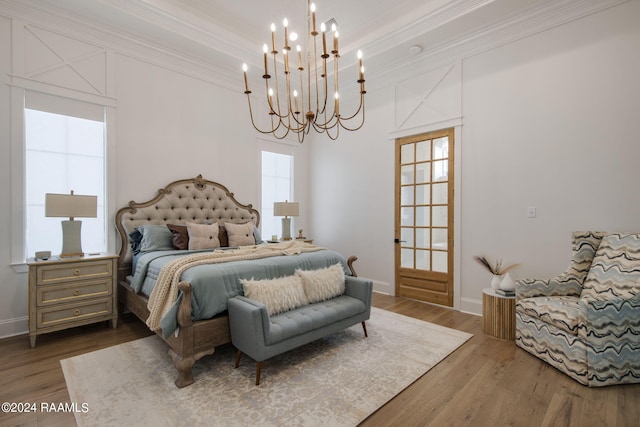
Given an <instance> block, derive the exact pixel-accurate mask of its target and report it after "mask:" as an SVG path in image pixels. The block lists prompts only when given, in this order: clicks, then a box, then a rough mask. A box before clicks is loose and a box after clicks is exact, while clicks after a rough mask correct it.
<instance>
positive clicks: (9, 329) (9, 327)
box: [0, 316, 29, 339]
mask: <svg viewBox="0 0 640 427" xmlns="http://www.w3.org/2000/svg"><path fill="white" fill-rule="evenodd" d="M27 332H29V317H28V316H23V317H16V318H15V319H6V320H0V339H2V338H9V337H13V336H16V335H22V334H26V333H27Z"/></svg>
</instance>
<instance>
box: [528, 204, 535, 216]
mask: <svg viewBox="0 0 640 427" xmlns="http://www.w3.org/2000/svg"><path fill="white" fill-rule="evenodd" d="M535 217H536V208H535V207H534V206H529V207H528V208H527V218H535Z"/></svg>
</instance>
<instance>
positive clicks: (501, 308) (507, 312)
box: [482, 288, 516, 340]
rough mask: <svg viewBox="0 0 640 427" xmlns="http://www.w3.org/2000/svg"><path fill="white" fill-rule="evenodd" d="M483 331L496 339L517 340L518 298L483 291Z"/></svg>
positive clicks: (488, 290)
mask: <svg viewBox="0 0 640 427" xmlns="http://www.w3.org/2000/svg"><path fill="white" fill-rule="evenodd" d="M482 323H483V327H482V329H483V331H484V332H485V333H487V334H489V335H493V336H494V337H496V338H503V339H508V340H514V339H515V338H516V297H511V296H503V295H499V294H497V293H496V292H495V291H494V290H493V289H491V288H487V289H483V290H482Z"/></svg>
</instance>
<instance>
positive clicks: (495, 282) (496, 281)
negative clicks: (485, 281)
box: [491, 274, 502, 289]
mask: <svg viewBox="0 0 640 427" xmlns="http://www.w3.org/2000/svg"><path fill="white" fill-rule="evenodd" d="M501 282H502V276H501V275H499V274H494V275H493V276H492V277H491V289H500V283H501Z"/></svg>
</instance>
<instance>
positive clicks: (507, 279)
mask: <svg viewBox="0 0 640 427" xmlns="http://www.w3.org/2000/svg"><path fill="white" fill-rule="evenodd" d="M500 289H502V290H503V291H515V290H516V284H515V282H514V281H513V279H512V278H511V275H510V274H509V273H505V274H504V277H502V280H501V281H500Z"/></svg>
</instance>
